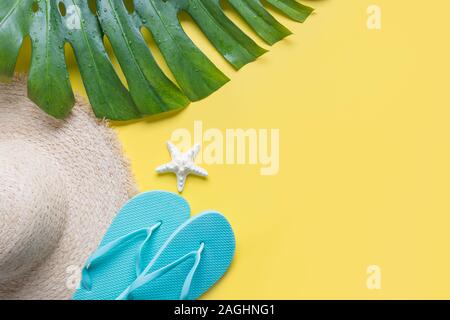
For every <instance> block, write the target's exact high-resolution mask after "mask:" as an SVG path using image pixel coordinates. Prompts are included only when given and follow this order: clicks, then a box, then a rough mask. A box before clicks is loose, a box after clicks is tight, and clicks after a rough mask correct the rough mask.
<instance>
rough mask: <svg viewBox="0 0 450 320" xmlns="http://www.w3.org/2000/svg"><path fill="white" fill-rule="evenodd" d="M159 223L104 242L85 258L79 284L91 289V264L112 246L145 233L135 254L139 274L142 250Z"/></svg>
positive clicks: (111, 248)
mask: <svg viewBox="0 0 450 320" xmlns="http://www.w3.org/2000/svg"><path fill="white" fill-rule="evenodd" d="M160 225H161V222H158V223H156V224H154V225H153V226H151V227H148V228H142V229H139V230H136V231H133V232H130V233H128V234H126V235H124V236H122V237H120V238H118V239H116V240H114V241H111V242H110V243H107V244H105V245H104V246H102V247H100V248H98V249H97V250H96V251H95V252H94V253H93V254H92V255H91V256H90V257H89V259H88V260H87V262H86V265H85V266H84V268H83V270H82V280H81V285H82V286H83V288H85V289H86V290H91V289H92V279H91V275H90V274H89V270H90V269H91V268H92V266H93V265H94V264H95V263H96V262H98V260H99V259H100V258H101V257H103V256H105V255H106V254H108V253H109V252H111V251H112V250H113V249H114V248H116V247H118V246H119V245H121V244H123V243H125V242H127V241H130V240H132V239H134V238H136V237H141V236H143V235H145V236H146V237H145V240H144V241H142V243H141V244H140V246H139V249H138V252H137V256H136V276H137V275H139V274H141V272H142V270H141V265H142V251H143V249H144V247H145V245H146V243H147V242H148V241H149V239H150V237H151V235H152V233H153V231H155V229H157V228H159V226H160Z"/></svg>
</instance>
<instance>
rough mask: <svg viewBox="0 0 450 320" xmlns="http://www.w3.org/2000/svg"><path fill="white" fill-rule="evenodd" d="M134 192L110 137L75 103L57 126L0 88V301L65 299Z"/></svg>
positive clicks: (18, 85) (8, 88)
mask: <svg viewBox="0 0 450 320" xmlns="http://www.w3.org/2000/svg"><path fill="white" fill-rule="evenodd" d="M135 193H136V189H135V185H134V182H133V179H132V178H131V176H130V172H129V168H128V164H127V162H126V161H125V160H124V158H123V156H122V152H121V147H120V145H119V144H118V142H117V139H116V136H115V134H114V133H113V131H112V130H111V129H109V128H107V126H106V124H105V123H104V122H99V121H98V120H96V119H95V118H94V116H93V115H92V113H91V111H90V109H89V108H87V107H85V106H83V105H80V104H77V105H76V106H75V108H74V109H73V111H72V114H71V115H70V116H69V118H68V119H66V120H64V121H62V120H55V119H53V118H51V117H49V116H47V115H46V114H44V113H43V112H42V111H41V110H40V109H39V108H37V107H36V106H35V105H34V104H33V103H32V102H30V100H28V98H27V97H26V85H25V84H24V81H22V80H17V79H16V80H14V81H13V82H12V83H10V84H0V299H68V298H70V297H71V296H72V293H73V292H74V290H75V289H76V284H77V282H78V280H79V272H80V270H81V267H82V266H83V264H84V262H85V261H86V259H87V258H88V256H89V254H90V253H91V252H92V251H93V250H94V249H95V248H96V247H97V245H98V243H99V241H100V240H101V237H102V235H103V234H104V232H105V230H106V229H107V227H108V226H109V224H110V223H111V221H112V219H113V217H114V216H115V214H116V213H117V211H118V210H119V209H120V207H121V206H122V205H123V203H124V202H126V201H127V200H128V199H129V198H130V197H131V196H133V195H134V194H135Z"/></svg>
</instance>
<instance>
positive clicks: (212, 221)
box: [74, 191, 235, 300]
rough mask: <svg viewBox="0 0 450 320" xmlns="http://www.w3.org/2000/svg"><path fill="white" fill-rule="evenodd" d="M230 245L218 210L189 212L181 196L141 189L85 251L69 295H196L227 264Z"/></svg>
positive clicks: (225, 223) (167, 297) (105, 297)
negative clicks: (89, 251)
mask: <svg viewBox="0 0 450 320" xmlns="http://www.w3.org/2000/svg"><path fill="white" fill-rule="evenodd" d="M234 249H235V239H234V233H233V230H232V229H231V226H230V224H229V223H228V221H227V220H226V219H225V217H224V216H222V215H221V214H220V213H217V212H213V211H207V212H203V213H201V214H198V215H196V216H194V217H192V218H190V208H189V205H188V203H187V202H186V200H184V199H183V198H181V197H180V196H178V195H176V194H173V193H169V192H163V191H153V192H146V193H142V194H140V195H138V196H136V197H135V198H133V199H131V200H130V201H129V202H127V203H126V204H125V205H124V207H123V208H122V209H121V210H120V212H119V213H118V215H117V216H116V218H115V219H114V221H113V222H112V224H111V226H110V227H109V229H108V231H107V232H106V234H105V236H104V238H103V240H102V242H101V243H100V246H99V248H98V249H97V250H96V251H95V252H94V253H93V254H92V255H91V256H90V257H89V259H88V261H87V262H86V265H85V266H84V268H83V270H82V280H81V284H80V288H79V289H78V290H77V291H76V293H75V295H74V299H76V300H114V299H117V300H125V299H136V300H175V299H197V298H198V297H200V296H201V295H202V294H203V293H205V292H206V291H207V290H208V289H209V288H210V287H211V286H213V285H214V284H215V283H216V282H217V281H218V280H219V279H220V278H221V277H222V276H223V274H224V273H225V272H226V270H227V269H228V268H229V266H230V264H231V261H232V259H233V255H234Z"/></svg>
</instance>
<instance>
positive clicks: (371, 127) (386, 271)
mask: <svg viewBox="0 0 450 320" xmlns="http://www.w3.org/2000/svg"><path fill="white" fill-rule="evenodd" d="M304 3H305V4H309V5H311V6H314V7H315V8H316V9H317V10H316V13H315V14H314V15H313V16H312V17H311V18H310V19H309V20H308V21H307V22H306V23H304V24H303V25H302V24H297V23H294V22H292V21H290V20H288V19H286V18H283V17H281V16H279V15H278V14H276V13H274V15H276V16H277V17H278V18H279V19H280V21H282V22H283V23H284V24H285V25H286V26H288V27H289V28H290V29H291V30H292V31H293V32H294V35H292V36H290V37H289V38H287V39H286V40H285V41H282V42H280V43H278V44H277V45H275V46H274V47H272V48H271V51H270V52H269V53H267V54H266V55H264V56H263V57H262V58H261V59H259V60H258V61H257V62H255V63H252V64H250V65H248V66H246V67H245V68H243V69H242V70H241V71H239V72H235V71H234V70H233V69H232V68H231V67H230V66H229V65H228V64H227V63H226V62H225V61H224V60H223V59H222V58H221V57H220V55H219V54H218V53H217V52H215V51H214V50H213V49H212V47H211V46H210V45H209V43H208V42H207V40H205V38H204V37H203V36H202V35H201V34H200V32H199V31H198V30H197V29H196V27H195V26H193V25H192V24H190V23H189V22H188V21H185V23H184V26H185V27H186V29H187V31H188V33H189V34H191V35H192V36H193V38H194V40H195V42H196V43H197V44H198V45H199V46H200V47H201V48H202V49H203V50H204V51H205V52H206V53H207V54H208V56H209V57H211V59H212V60H213V61H214V62H215V63H216V64H217V65H218V66H219V67H220V68H221V69H222V70H223V71H224V72H225V73H226V74H227V75H228V76H230V77H231V79H232V81H231V82H230V83H228V84H227V85H226V86H225V87H223V88H222V89H221V90H219V91H218V92H216V93H215V94H213V95H212V96H211V97H209V98H207V99H205V100H203V101H200V102H196V103H193V104H191V105H190V106H189V107H188V108H187V109H186V110H184V111H183V112H181V113H179V114H178V115H176V116H174V117H170V118H166V119H162V120H158V121H155V120H146V121H141V122H137V123H132V124H126V125H115V126H114V128H115V130H116V131H117V132H118V134H119V137H120V139H121V141H122V142H123V145H124V150H125V152H126V154H127V156H128V157H129V158H130V160H131V163H132V169H133V171H134V173H135V176H136V179H137V183H138V185H139V187H140V189H141V190H142V191H144V190H153V189H164V190H169V191H175V190H176V180H175V177H174V176H173V175H163V176H157V175H156V174H155V172H154V169H155V167H156V166H158V165H159V164H162V163H165V162H168V161H169V160H170V157H169V154H168V152H167V150H166V147H165V142H166V141H167V140H168V139H169V138H170V136H171V133H172V132H173V131H174V130H175V129H178V128H187V129H190V130H192V128H193V123H194V121H195V120H202V121H203V125H204V127H205V129H208V128H219V129H222V130H225V129H227V128H229V129H233V128H244V129H246V128H256V129H260V128H268V129H270V128H275V129H280V135H281V136H280V143H281V146H280V147H281V151H280V172H279V174H278V175H276V176H261V175H260V174H259V169H260V167H259V166H252V165H210V166H207V165H202V166H203V167H205V168H206V169H207V170H208V171H209V173H210V177H209V178H208V179H207V180H206V181H205V180H202V179H199V178H196V177H191V178H189V179H188V181H187V185H186V188H185V191H184V192H183V196H184V197H185V198H186V199H187V200H188V201H189V202H190V204H191V206H192V211H193V213H198V212H200V211H203V210H205V209H216V210H219V211H221V212H223V213H224V214H225V215H226V216H227V217H228V218H229V220H230V222H231V224H232V225H233V227H234V230H235V232H236V238H237V251H236V256H235V260H234V262H233V265H232V267H231V269H230V271H229V272H228V273H227V275H226V276H225V278H224V279H223V280H222V281H221V282H220V283H219V284H217V285H216V286H215V287H214V288H213V289H212V290H211V291H209V292H208V293H207V294H206V295H205V296H204V298H207V299H241V298H244V299H246V298H248V299H259V298H262V299H264V298H269V299H270V298H274V299H303V298H450V275H449V270H450V253H449V244H450V232H449V230H450V197H449V194H450V98H449V92H450V83H449V77H450V58H449V57H450V41H449V33H448V31H449V30H450V28H449V21H450V19H449V18H450V16H449V13H448V12H450V4H449V2H448V1H446V0H436V1H431V2H427V3H425V2H424V1H419V0H413V1H399V0H397V1H393V0H371V1H367V0H346V1H337V0H320V1H319V0H316V1H304ZM371 4H377V5H379V6H380V7H381V9H382V29H381V30H380V31H374V30H368V29H367V27H366V21H367V18H368V16H367V13H366V10H367V8H368V6H369V5H371ZM228 13H229V14H231V15H232V16H233V19H234V20H235V21H237V23H238V24H239V25H240V26H242V27H243V29H244V30H246V31H248V33H249V34H250V35H251V36H254V33H253V32H251V31H250V30H249V28H247V27H245V26H244V25H243V24H242V22H241V21H239V19H238V18H237V17H236V16H235V15H233V14H232V12H228ZM254 38H255V39H256V37H254ZM257 41H258V43H260V44H262V45H263V46H265V45H264V44H263V43H262V41H260V40H259V39H258V40H257ZM265 47H267V46H265ZM153 49H154V47H153ZM25 52H26V50H25ZM25 65H26V63H25V64H22V66H21V67H19V71H21V70H20V69H21V68H22V69H25ZM73 65H74V64H73V62H72V63H71V77H72V80H73V83H74V87H75V89H76V91H77V92H78V93H81V94H84V91H83V89H82V86H81V82H80V78H79V74H78V73H77V71H76V70H75V69H74V67H73ZM164 70H166V71H167V67H166V66H164ZM373 264H375V265H378V266H379V267H380V268H381V272H382V280H381V284H382V288H381V290H368V289H367V286H366V279H367V273H366V269H367V267H368V266H369V265H373Z"/></svg>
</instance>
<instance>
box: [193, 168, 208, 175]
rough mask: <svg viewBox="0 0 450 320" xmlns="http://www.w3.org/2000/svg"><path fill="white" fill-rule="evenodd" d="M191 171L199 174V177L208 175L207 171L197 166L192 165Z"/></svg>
mask: <svg viewBox="0 0 450 320" xmlns="http://www.w3.org/2000/svg"><path fill="white" fill-rule="evenodd" d="M192 173H193V174H195V175H197V176H201V177H207V176H208V171H206V170H205V169H203V168H200V167H199V166H193V167H192Z"/></svg>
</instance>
